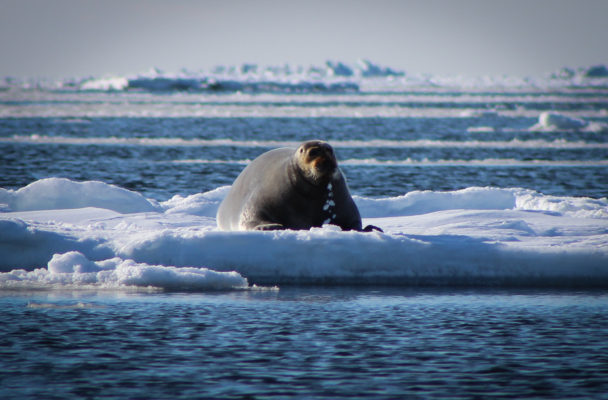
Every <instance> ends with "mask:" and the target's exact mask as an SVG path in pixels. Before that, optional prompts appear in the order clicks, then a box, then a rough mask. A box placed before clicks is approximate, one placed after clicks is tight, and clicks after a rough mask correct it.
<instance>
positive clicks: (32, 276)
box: [0, 251, 248, 291]
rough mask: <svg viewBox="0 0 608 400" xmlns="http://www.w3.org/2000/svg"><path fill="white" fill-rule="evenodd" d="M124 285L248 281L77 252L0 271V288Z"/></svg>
mask: <svg viewBox="0 0 608 400" xmlns="http://www.w3.org/2000/svg"><path fill="white" fill-rule="evenodd" d="M125 287H126V288H128V287H139V288H156V289H164V290H179V291H207V290H227V289H243V288H247V287H248V284H247V280H246V279H245V278H243V277H242V276H241V275H239V274H238V273H237V272H217V271H212V270H210V269H207V268H175V267H170V266H169V267H168V266H163V265H148V264H144V263H136V262H135V261H133V260H123V259H120V258H118V257H115V258H111V259H108V260H103V261H96V262H95V261H90V260H88V259H87V258H86V257H85V256H84V255H83V254H82V253H79V252H77V251H70V252H67V253H64V254H55V255H53V257H52V259H51V260H50V261H49V263H48V266H47V268H46V269H45V268H38V269H35V270H33V271H29V272H28V271H25V270H14V271H11V272H9V273H5V274H0V288H5V289H6V288H12V289H17V288H19V289H24V288H101V289H120V288H125Z"/></svg>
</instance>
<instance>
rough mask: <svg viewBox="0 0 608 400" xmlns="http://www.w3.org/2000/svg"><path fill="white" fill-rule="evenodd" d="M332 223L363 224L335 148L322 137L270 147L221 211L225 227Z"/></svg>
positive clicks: (347, 226) (268, 227)
mask: <svg viewBox="0 0 608 400" xmlns="http://www.w3.org/2000/svg"><path fill="white" fill-rule="evenodd" d="M327 223H329V224H334V225H338V226H340V227H341V228H342V229H343V230H361V216H360V215H359V210H358V209H357V206H356V205H355V202H354V201H353V199H352V197H351V196H350V193H349V191H348V187H347V185H346V181H345V179H344V176H343V175H342V172H341V171H340V169H339V168H338V163H337V161H336V157H335V155H334V152H333V149H332V148H331V146H330V145H329V144H327V143H325V142H321V141H309V142H305V143H302V144H301V145H300V146H299V147H298V148H297V149H295V150H294V149H289V148H280V149H275V150H271V151H268V152H266V153H264V154H262V155H261V156H259V157H258V158H256V159H255V160H253V161H252V162H251V163H250V164H249V165H248V166H247V167H246V168H245V169H244V170H243V171H242V172H241V174H240V175H239V176H238V177H237V178H236V180H235V181H234V183H233V185H232V188H231V189H230V192H229V193H228V195H227V196H226V198H225V199H224V201H222V203H221V204H220V207H219V210H218V212H217V224H218V226H219V228H220V229H222V230H275V229H310V228H311V227H313V226H317V227H320V226H322V225H323V224H327Z"/></svg>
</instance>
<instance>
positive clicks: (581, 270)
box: [0, 178, 608, 290]
mask: <svg viewBox="0 0 608 400" xmlns="http://www.w3.org/2000/svg"><path fill="white" fill-rule="evenodd" d="M93 184H94V185H93ZM91 185H93V186H94V187H95V189H96V193H97V194H98V198H97V199H94V198H93V197H88V198H86V199H85V200H83V201H82V202H80V203H74V201H73V199H72V197H73V194H72V192H68V191H62V190H60V189H61V188H64V189H65V188H69V189H70V190H76V191H81V192H85V193H86V191H87V189H88V188H90V187H93V186H91ZM26 189H27V190H26ZM117 189H121V188H117V187H116V186H113V185H108V184H105V183H103V182H95V183H93V182H74V181H68V180H65V179H59V178H50V179H45V180H41V181H36V182H33V183H32V184H30V185H28V186H27V187H25V188H22V189H19V190H16V191H12V190H3V192H2V200H1V201H2V202H4V203H5V204H4V206H3V208H2V210H3V212H0V271H4V272H3V273H0V289H2V288H27V287H36V288H49V289H52V288H54V287H66V286H69V287H76V288H77V287H83V288H84V287H90V286H91V285H92V286H95V287H105V286H107V287H123V286H125V285H126V286H134V287H141V286H153V287H160V288H164V289H167V290H211V289H216V288H232V287H237V288H242V287H245V286H246V285H247V284H262V285H269V286H272V285H283V284H315V285H316V284H320V285H323V284H332V285H361V284H392V285H406V286H407V285H475V286H488V285H494V286H495V285H499V286H500V285H511V286H527V285H539V286H548V287H553V286H570V285H580V286H600V287H608V199H605V198H603V199H591V198H576V197H557V196H547V195H543V194H541V193H538V192H535V191H532V190H527V189H520V188H510V189H500V188H481V187H473V188H468V189H463V190H458V191H450V192H435V191H414V192H410V193H407V194H405V195H403V196H399V197H393V198H380V199H372V198H365V197H359V196H355V202H356V203H357V205H358V207H359V209H360V211H361V214H362V216H363V218H364V224H373V225H377V226H380V227H382V228H383V229H384V231H385V233H378V232H376V233H360V232H342V231H340V229H339V228H337V227H335V226H332V225H325V226H323V227H322V228H314V229H311V230H310V231H276V232H222V231H218V230H217V228H216V223H215V213H216V211H217V208H218V205H219V203H220V202H221V200H222V199H223V198H224V196H225V195H226V193H227V191H228V189H229V188H228V187H222V188H218V189H216V190H214V191H211V192H206V193H198V194H193V195H189V196H175V197H173V198H172V199H170V200H168V201H166V202H162V203H156V202H155V201H153V200H150V201H148V202H147V203H146V202H142V201H141V199H140V195H139V194H138V193H135V192H130V191H127V190H126V189H121V190H117ZM123 190H124V191H125V192H122V191H123ZM44 192H48V193H50V194H52V195H51V196H49V198H47V199H46V200H45V201H38V200H37V199H36V198H37V197H38V196H40V195H41V193H44ZM17 193H19V194H18V195H17ZM129 193H130V194H129ZM16 198H17V199H18V200H15V199H16ZM117 199H122V200H121V201H123V202H124V203H125V206H124V207H120V208H117V207H116V201H117ZM22 202H23V204H28V208H27V210H28V211H18V210H23V209H24V208H23V207H22V206H21V204H20V203H22ZM126 203H132V204H130V205H129V206H128V207H127V206H126ZM245 280H246V281H245ZM245 282H247V283H245Z"/></svg>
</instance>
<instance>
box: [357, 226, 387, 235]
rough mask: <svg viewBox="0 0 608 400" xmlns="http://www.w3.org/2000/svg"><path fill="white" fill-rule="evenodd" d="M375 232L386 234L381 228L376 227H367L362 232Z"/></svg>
mask: <svg viewBox="0 0 608 400" xmlns="http://www.w3.org/2000/svg"><path fill="white" fill-rule="evenodd" d="M373 231H377V232H382V233H384V231H383V230H382V229H380V228H378V227H377V226H375V225H367V226H366V227H365V228H363V230H362V232H373Z"/></svg>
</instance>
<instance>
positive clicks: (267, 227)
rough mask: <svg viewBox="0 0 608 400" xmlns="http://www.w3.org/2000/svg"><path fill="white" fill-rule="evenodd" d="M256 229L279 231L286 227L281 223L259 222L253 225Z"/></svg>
mask: <svg viewBox="0 0 608 400" xmlns="http://www.w3.org/2000/svg"><path fill="white" fill-rule="evenodd" d="M253 229H254V230H256V231H278V230H281V229H285V227H284V226H283V225H281V224H271V223H268V224H259V225H256V226H255V227H253Z"/></svg>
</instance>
